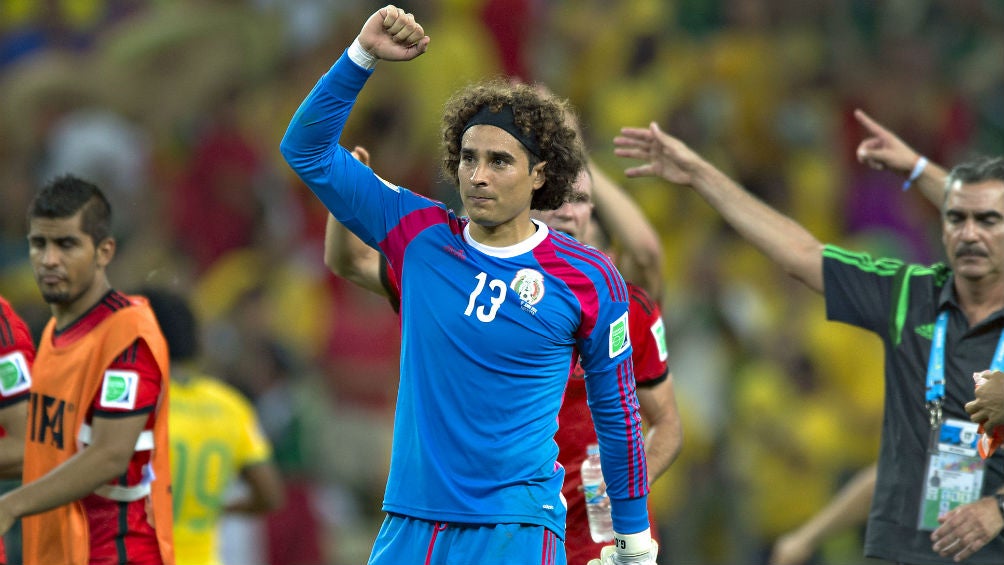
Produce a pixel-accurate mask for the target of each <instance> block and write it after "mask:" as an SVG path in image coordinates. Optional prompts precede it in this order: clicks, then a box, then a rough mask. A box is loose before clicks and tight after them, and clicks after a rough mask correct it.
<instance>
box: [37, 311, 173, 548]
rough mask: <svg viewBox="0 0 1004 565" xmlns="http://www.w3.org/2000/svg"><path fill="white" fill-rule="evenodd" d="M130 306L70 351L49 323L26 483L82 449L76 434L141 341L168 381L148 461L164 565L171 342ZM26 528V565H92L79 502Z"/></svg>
mask: <svg viewBox="0 0 1004 565" xmlns="http://www.w3.org/2000/svg"><path fill="white" fill-rule="evenodd" d="M130 300H131V302H132V304H131V305H130V306H128V307H126V308H123V309H121V310H119V311H117V312H115V313H113V314H112V315H110V316H109V317H108V318H107V319H105V320H103V321H101V322H100V323H99V324H98V325H97V326H96V327H94V328H93V329H92V330H91V331H89V332H88V333H87V334H86V335H84V336H83V337H81V338H80V339H78V340H77V341H75V342H73V343H71V344H69V345H67V346H65V347H53V345H52V337H53V331H54V329H55V319H52V320H50V321H49V323H48V325H46V327H45V331H44V332H43V334H42V339H41V341H40V343H39V348H38V353H37V355H36V358H35V364H34V367H33V371H32V373H33V375H32V376H33V377H34V378H33V382H32V388H31V401H30V402H29V405H28V431H27V435H26V437H25V456H24V479H23V482H24V483H29V482H31V481H34V480H37V479H38V478H40V477H42V476H44V475H45V474H46V473H48V472H49V471H51V470H52V469H54V468H56V467H57V466H59V465H60V464H62V463H63V462H65V461H67V460H68V459H70V458H71V457H73V455H74V454H76V453H77V452H78V451H79V449H80V445H79V444H78V442H77V433H78V432H79V431H80V427H81V425H83V424H84V417H85V416H86V415H87V409H88V407H89V406H90V405H91V403H92V402H93V401H94V398H95V395H97V394H98V390H99V388H100V386H101V382H102V378H103V376H104V372H105V370H106V369H107V368H108V367H109V366H110V365H111V364H112V363H113V362H114V361H115V359H116V358H117V357H118V356H119V355H120V354H121V353H122V352H123V351H124V350H125V349H126V348H127V347H129V346H130V345H132V344H133V343H134V342H135V341H136V340H137V339H140V338H142V339H143V341H145V342H146V343H147V344H148V345H149V346H150V349H151V350H152V351H153V355H154V358H155V359H156V360H157V365H158V366H159V367H160V371H161V375H163V384H162V389H161V393H160V399H159V401H158V403H157V416H156V419H155V423H154V430H153V432H154V449H153V453H152V455H151V463H152V465H153V471H154V474H155V477H156V478H155V479H154V481H153V483H152V484H151V492H150V502H151V504H152V506H153V510H152V512H151V513H150V514H151V518H152V520H153V525H154V528H155V529H156V531H157V541H158V543H159V546H160V553H161V558H162V559H163V561H164V565H173V564H174V547H173V535H172V515H171V511H172V510H171V506H172V503H171V464H170V459H169V449H168V446H169V445H170V443H169V442H168V436H167V414H168V388H169V387H168V384H169V365H168V353H167V344H166V342H165V341H164V337H163V335H162V334H161V333H160V327H159V326H158V325H157V321H156V318H155V317H154V315H153V311H152V310H151V309H150V307H149V306H148V305H147V303H146V300H145V299H144V298H142V297H136V296H133V297H130ZM21 523H22V529H23V532H24V563H25V565H51V564H53V563H60V564H65V565H87V563H88V561H89V558H90V547H89V544H88V539H89V538H88V531H87V528H88V525H87V517H86V516H85V515H84V512H83V509H82V507H81V505H80V502H78V501H75V502H71V503H69V504H66V505H63V506H60V507H58V508H54V509H52V510H49V511H46V512H42V513H40V514H35V515H33V516H26V517H24V518H23V519H22V521H21Z"/></svg>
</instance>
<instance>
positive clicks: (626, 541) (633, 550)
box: [614, 528, 652, 557]
mask: <svg viewBox="0 0 1004 565" xmlns="http://www.w3.org/2000/svg"><path fill="white" fill-rule="evenodd" d="M614 549H615V550H616V551H617V553H618V554H620V555H623V556H625V557H633V556H637V555H644V554H646V553H648V552H649V551H651V550H652V531H651V528H646V529H645V530H643V531H641V532H638V533H637V534H627V535H623V534H618V533H617V532H614Z"/></svg>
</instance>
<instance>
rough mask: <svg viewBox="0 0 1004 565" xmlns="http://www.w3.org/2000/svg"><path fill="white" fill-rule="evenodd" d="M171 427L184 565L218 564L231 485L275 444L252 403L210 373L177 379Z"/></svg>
mask: <svg viewBox="0 0 1004 565" xmlns="http://www.w3.org/2000/svg"><path fill="white" fill-rule="evenodd" d="M170 386H171V388H170V390H171V407H170V418H169V429H170V434H171V435H170V437H171V466H172V479H173V483H174V487H173V488H174V548H175V559H176V562H177V564H178V565H218V564H219V562H220V561H219V555H218V553H219V547H218V540H217V529H218V528H217V526H218V521H219V516H220V513H221V510H222V508H223V503H224V498H223V497H224V494H225V492H226V490H227V487H228V486H229V485H230V483H231V482H232V481H233V480H234V478H235V477H237V475H238V474H239V473H240V470H241V469H242V468H244V467H247V466H250V465H254V464H256V463H261V462H263V461H267V460H268V459H270V458H271V456H272V448H271V445H270V444H269V443H268V440H267V439H266V438H265V435H264V434H263V433H262V431H261V428H260V426H259V424H258V419H257V417H256V416H255V412H254V409H253V408H252V406H251V404H250V403H249V402H248V401H247V400H246V399H245V398H244V397H243V396H242V395H241V394H240V393H239V392H237V390H236V389H234V388H232V387H231V386H229V385H227V384H225V383H223V382H221V381H219V380H216V379H213V378H208V377H204V376H195V377H193V378H191V379H188V380H185V381H181V380H180V379H179V380H177V381H175V380H173V379H172V380H171V385H170Z"/></svg>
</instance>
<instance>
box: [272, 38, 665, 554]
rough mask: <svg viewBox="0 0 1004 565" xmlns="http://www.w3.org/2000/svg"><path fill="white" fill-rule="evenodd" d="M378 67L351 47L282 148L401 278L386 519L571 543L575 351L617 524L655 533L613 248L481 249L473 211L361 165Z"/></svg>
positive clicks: (557, 238) (539, 243)
mask: <svg viewBox="0 0 1004 565" xmlns="http://www.w3.org/2000/svg"><path fill="white" fill-rule="evenodd" d="M371 72H372V71H368V70H366V69H363V68H361V67H359V66H358V65H356V64H355V63H353V62H352V61H351V59H349V58H348V56H347V55H345V54H343V55H342V57H341V58H340V59H339V60H338V61H337V62H336V63H335V65H334V66H333V67H332V68H331V70H330V71H328V72H327V73H326V74H325V75H324V76H323V77H322V78H321V80H320V81H319V82H318V83H317V85H316V86H315V87H314V89H313V90H312V91H311V92H310V94H309V95H308V96H307V98H306V99H305V100H304V101H303V103H302V104H301V105H300V108H299V109H298V110H297V112H296V114H295V115H294V116H293V119H292V121H291V123H290V125H289V128H288V129H287V131H286V135H285V136H284V138H283V140H282V145H281V150H282V154H283V156H284V157H285V158H286V160H287V161H288V163H289V164H290V166H291V167H292V168H293V170H294V171H296V173H297V174H298V175H299V176H300V178H301V179H302V180H303V181H304V182H305V183H306V184H307V186H308V187H310V189H311V190H312V191H313V192H314V193H315V194H316V195H317V197H318V198H320V199H321V201H322V202H323V203H324V205H325V206H326V207H327V208H328V210H330V211H331V213H332V214H334V216H335V217H336V218H337V219H338V220H339V221H340V222H342V223H343V224H344V225H345V226H347V227H348V228H349V229H350V230H352V232H354V233H355V234H356V235H358V236H359V237H360V238H362V240H363V241H365V242H366V243H368V244H369V245H371V246H373V247H374V248H377V249H379V250H380V251H381V252H382V253H383V254H384V255H385V256H386V257H387V261H388V262H389V263H390V265H391V266H392V267H393V270H394V272H395V273H396V274H397V276H398V277H399V281H398V282H399V283H400V288H401V334H402V343H401V377H400V378H401V382H400V387H399V390H398V399H397V411H396V415H395V422H394V438H393V450H392V454H391V467H390V476H389V478H388V481H387V489H386V494H385V498H384V511H386V512H390V513H396V514H402V515H406V516H411V517H415V518H421V519H426V520H432V521H442V522H462V523H474V524H492V523H529V524H539V525H542V526H545V527H547V528H549V529H551V530H553V531H554V532H556V533H557V534H558V535H560V536H562V537H563V536H564V525H565V506H564V501H563V499H562V498H561V484H562V481H563V478H564V471H563V469H562V468H561V466H560V465H559V464H558V463H557V456H558V448H557V445H556V444H555V442H554V434H555V431H556V430H557V427H558V421H557V415H558V409H559V407H560V405H561V400H562V394H563V392H564V387H565V383H566V382H567V380H568V375H569V372H570V370H571V369H572V367H573V366H574V364H575V359H574V358H575V356H576V353H578V355H579V356H581V361H582V365H583V368H584V369H585V372H586V375H587V377H586V383H587V393H588V397H589V404H590V410H591V411H592V415H593V420H594V421H595V424H596V427H597V432H598V436H599V443H600V449H601V454H602V460H603V471H604V475H605V476H606V479H607V484H608V487H607V488H608V493H609V495H610V498H611V500H612V507H613V518H614V529H615V530H616V531H618V532H620V533H622V534H629V533H635V532H639V531H642V530H644V529H646V528H647V527H648V514H647V510H646V498H647V494H648V484H647V472H646V462H645V450H644V442H643V437H642V430H641V418H640V416H639V413H638V400H637V397H636V395H635V382H634V374H633V368H632V365H631V346H630V338H629V335H628V323H627V319H628V318H627V317H628V293H627V289H626V287H625V284H624V280H623V279H622V278H621V276H620V274H619V273H618V272H617V270H616V269H615V268H614V267H613V265H612V264H611V262H610V261H609V259H608V258H607V257H606V256H605V255H604V254H602V253H600V252H598V251H597V250H595V249H593V248H591V247H588V246H586V245H583V244H580V243H578V242H577V241H575V240H574V239H572V238H569V237H567V236H565V235H563V234H560V233H557V232H554V231H550V230H548V228H547V226H545V225H543V224H538V225H537V231H536V233H535V235H534V236H532V237H531V238H530V239H528V240H526V241H523V242H521V243H519V244H516V245H513V246H510V247H505V248H497V247H488V246H485V245H481V244H479V243H477V242H476V241H474V240H473V239H472V238H471V237H470V235H469V232H468V220H467V218H461V217H457V216H456V215H454V213H453V212H452V211H449V210H447V209H446V208H445V206H444V205H443V204H442V203H439V202H436V201H433V200H430V199H428V198H425V197H423V196H420V195H418V194H415V193H413V192H411V191H409V190H407V189H405V188H402V187H399V186H395V185H393V184H391V183H389V182H387V181H384V180H383V179H381V178H380V177H378V176H377V175H375V174H374V173H373V171H371V170H370V169H369V168H368V167H366V166H365V165H363V164H362V163H360V162H358V161H357V160H355V159H354V158H353V157H352V155H351V154H350V153H349V152H348V151H347V150H346V149H344V148H343V147H341V146H340V145H339V144H338V140H339V137H340V135H341V132H342V128H343V127H344V125H345V122H346V120H347V118H348V115H349V112H350V110H351V108H352V106H353V103H354V102H355V99H356V97H357V96H358V94H359V92H360V90H361V89H362V88H363V86H364V84H365V83H366V80H367V78H368V77H369V75H370V74H371Z"/></svg>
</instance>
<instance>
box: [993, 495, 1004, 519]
mask: <svg viewBox="0 0 1004 565" xmlns="http://www.w3.org/2000/svg"><path fill="white" fill-rule="evenodd" d="M994 498H995V499H996V500H997V510H1000V513H1001V516H1002V517H1004V492H999V493H997V494H995V495H994Z"/></svg>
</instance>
